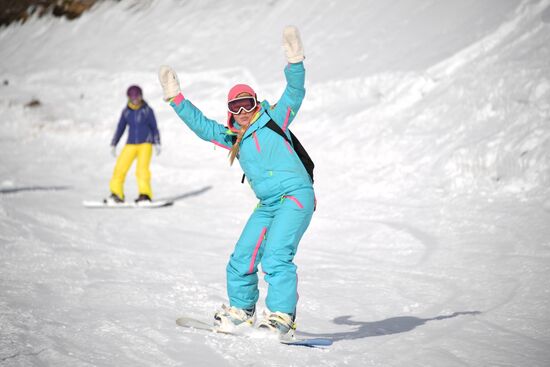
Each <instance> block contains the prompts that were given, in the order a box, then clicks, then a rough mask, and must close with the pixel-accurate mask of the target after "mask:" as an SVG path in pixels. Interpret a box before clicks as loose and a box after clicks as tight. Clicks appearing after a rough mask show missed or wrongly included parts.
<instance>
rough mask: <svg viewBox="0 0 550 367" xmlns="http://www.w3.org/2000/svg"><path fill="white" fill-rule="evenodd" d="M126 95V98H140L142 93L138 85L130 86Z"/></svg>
mask: <svg viewBox="0 0 550 367" xmlns="http://www.w3.org/2000/svg"><path fill="white" fill-rule="evenodd" d="M126 95H127V96H128V98H136V97H142V96H143V92H142V91H141V88H140V87H139V86H138V85H131V86H130V87H129V88H128V90H127V91H126Z"/></svg>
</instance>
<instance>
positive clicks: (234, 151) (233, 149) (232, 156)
mask: <svg viewBox="0 0 550 367" xmlns="http://www.w3.org/2000/svg"><path fill="white" fill-rule="evenodd" d="M249 126H250V125H248V126H244V127H241V129H240V130H239V132H238V133H237V140H235V144H233V146H232V147H231V151H230V152H229V165H230V166H232V165H233V161H234V160H235V157H237V154H239V146H240V143H241V140H243V136H244V133H245V132H246V130H248V127H249Z"/></svg>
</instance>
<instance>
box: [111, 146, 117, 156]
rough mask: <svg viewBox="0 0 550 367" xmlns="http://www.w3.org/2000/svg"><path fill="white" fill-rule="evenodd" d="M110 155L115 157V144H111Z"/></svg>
mask: <svg viewBox="0 0 550 367" xmlns="http://www.w3.org/2000/svg"><path fill="white" fill-rule="evenodd" d="M111 155H112V156H113V157H115V158H116V146H114V145H111Z"/></svg>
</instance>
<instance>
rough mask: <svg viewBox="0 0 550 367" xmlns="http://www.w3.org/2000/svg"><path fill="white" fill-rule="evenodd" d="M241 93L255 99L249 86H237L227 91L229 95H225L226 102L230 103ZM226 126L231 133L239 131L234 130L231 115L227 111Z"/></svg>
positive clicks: (254, 93) (254, 94)
mask: <svg viewBox="0 0 550 367" xmlns="http://www.w3.org/2000/svg"><path fill="white" fill-rule="evenodd" d="M241 93H248V94H250V95H251V96H253V97H254V98H257V97H256V92H254V89H252V88H251V87H250V86H249V85H246V84H237V85H235V86H233V88H231V89H230V90H229V93H228V94H227V102H229V101H231V100H232V99H235V98H237V96H238V95H239V94H241ZM227 126H228V127H229V129H230V130H231V131H233V132H235V133H236V132H238V131H239V130H237V129H235V127H234V126H233V114H232V113H231V112H229V111H227Z"/></svg>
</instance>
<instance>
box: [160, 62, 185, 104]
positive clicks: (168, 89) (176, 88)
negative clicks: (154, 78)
mask: <svg viewBox="0 0 550 367" xmlns="http://www.w3.org/2000/svg"><path fill="white" fill-rule="evenodd" d="M159 81H160V85H161V86H162V91H163V92H164V100H165V101H168V100H170V99H171V98H174V97H175V96H177V95H178V94H180V81H179V80H178V75H177V74H176V72H175V71H174V70H173V69H172V68H171V67H170V66H167V65H161V67H160V69H159Z"/></svg>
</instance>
